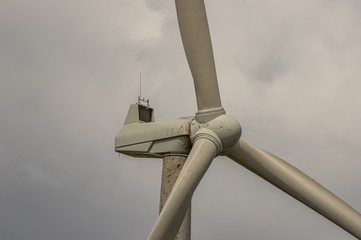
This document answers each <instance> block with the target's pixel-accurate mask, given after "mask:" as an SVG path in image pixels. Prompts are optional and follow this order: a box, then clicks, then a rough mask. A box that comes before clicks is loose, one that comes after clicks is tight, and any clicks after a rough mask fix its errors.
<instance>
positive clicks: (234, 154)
mask: <svg viewBox="0 0 361 240" xmlns="http://www.w3.org/2000/svg"><path fill="white" fill-rule="evenodd" d="M227 156H228V157H229V158H231V159H232V160H234V161H235V162H237V163H239V164H241V165H242V166H244V167H246V168H247V169H249V170H250V171H252V172H254V173H255V174H257V175H259V176H260V177H262V178H264V179H265V180H267V181H268V182H270V183H271V184H273V185H275V186H276V187H278V188H279V189H281V190H282V191H284V192H286V193H288V194H289V195H291V196H292V197H294V198H296V199H297V200H299V201H300V202H302V203H304V204H305V205H307V206H309V207H310V208H312V209H313V210H315V211H316V212H318V213H319V214H321V215H323V216H324V217H326V218H327V219H329V220H330V221H332V222H334V223H335V224H337V225H338V226H340V227H341V228H343V229H344V230H346V231H347V232H349V233H350V234H352V235H354V236H355V237H357V238H358V239H361V215H360V214H359V213H358V212H356V211H355V210H354V209H353V208H351V207H350V206H349V205H347V204H346V203H345V202H344V201H342V200H341V199H339V198H338V197H337V196H335V195H334V194H333V193H331V192H330V191H328V190H327V189H326V188H324V187H323V186H321V185H320V184H319V183H317V182H316V181H315V180H313V179H312V178H310V177H308V176H307V175H305V174H304V173H303V172H301V171H300V170H298V169H297V168H295V167H293V166H292V165H290V164H288V163H287V162H285V161H283V160H282V159H280V158H278V157H276V156H274V155H272V154H270V153H268V152H266V151H263V150H261V149H259V148H256V147H254V146H252V145H250V144H248V143H247V142H245V141H244V140H242V139H240V141H239V142H238V143H237V144H236V145H235V146H234V147H233V148H232V149H231V151H230V153H228V155H227Z"/></svg>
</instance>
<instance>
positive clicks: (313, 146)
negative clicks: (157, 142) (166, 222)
mask: <svg viewBox="0 0 361 240" xmlns="http://www.w3.org/2000/svg"><path fill="white" fill-rule="evenodd" d="M206 5H207V10H208V17H209V23H210V27H211V33H212V41H213V46H214V51H215V57H216V64H217V72H218V77H219V85H220V90H221V96H222V102H223V104H224V106H225V108H226V110H227V112H228V113H229V114H231V115H233V116H234V117H236V118H237V119H238V120H239V121H240V122H241V124H242V126H243V137H244V138H245V139H247V140H249V141H250V142H251V143H253V144H255V145H257V146H259V147H262V148H265V149H267V150H269V151H270V152H272V153H275V154H276V155H278V156H280V157H282V158H284V159H286V160H287V161H289V162H290V163H291V164H293V165H295V166H296V167H298V168H300V169H301V170H303V171H304V172H306V173H307V174H309V175H310V176H312V177H313V178H315V179H316V180H317V181H319V182H320V183H322V184H323V185H324V186H326V187H328V188H329V189H330V190H332V191H333V192H335V193H336V194H337V195H339V196H340V197H341V198H343V199H344V200H345V201H346V202H348V203H349V204H350V205H352V206H353V207H354V208H355V209H356V210H358V211H361V205H360V202H361V194H360V187H359V184H358V183H359V182H360V174H359V170H360V169H361V161H360V156H361V134H360V132H361V131H360V130H361V129H360V127H359V122H361V112H360V111H359V109H360V108H361V97H360V95H359V89H361V82H360V81H359V79H360V77H361V70H360V67H359V66H360V65H361V44H360V43H361V41H360V40H361V39H360V38H361V35H360V32H359V29H360V27H361V26H360V25H361V19H360V14H359V12H360V9H361V6H360V3H359V1H351V0H347V1H337V0H334V1H321V0H320V1H302V2H297V3H296V2H289V1H283V0H279V1H273V2H272V3H271V2H268V1H261V2H252V1H228V2H227V3H226V4H220V2H219V1H206ZM0 39H1V40H0V112H1V118H0V239H1V240H12V239H16V240H19V239H37V240H39V239H54V240H56V239H87V240H89V239H144V238H146V236H147V235H148V233H149V231H150V229H151V228H152V224H153V223H154V221H155V219H156V217H157V214H158V210H157V207H158V201H159V191H160V172H161V160H159V159H133V158H130V157H126V156H120V157H118V155H117V154H116V153H115V152H114V149H113V148H114V147H113V145H114V137H115V135H116V133H117V131H118V130H119V129H120V128H121V126H122V123H123V121H124V119H125V115H126V113H127V108H128V106H129V104H131V103H134V102H135V101H136V97H137V94H138V91H139V89H138V76H139V72H142V75H143V86H144V88H143V93H144V95H145V97H149V98H150V99H151V104H152V106H153V107H155V111H156V120H168V119H175V118H178V117H181V116H187V115H192V114H194V112H195V111H196V104H195V97H194V90H193V83H192V81H191V76H190V73H189V69H188V66H187V63H186V59H185V56H184V53H183V49H182V44H181V40H180V35H179V32H178V26H177V22H176V17H175V9H174V3H173V2H170V1H145V0H142V1H126V0H121V1H102V2H98V1H50V2H49V1H41V0H37V1H32V2H27V1H21V0H19V1H3V2H1V3H0ZM192 204H193V216H192V235H193V238H194V239H220V238H222V239H240V238H245V239H353V238H352V237H351V236H350V235H348V234H347V233H345V232H344V231H343V230H341V229H339V228H338V227H337V226H335V225H334V224H332V223H330V222H329V221H328V220H325V219H323V218H322V217H320V216H319V215H318V214H316V213H314V212H313V211H312V210H309V209H308V208H307V207H304V206H303V205H302V204H300V203H298V202H297V201H295V200H293V199H292V198H291V197H289V196H287V195H285V194H284V193H282V192H281V191H279V190H277V189H275V188H274V187H272V186H271V185H269V184H268V183H266V182H264V181H263V180H261V179H259V178H258V177H257V176H254V175H253V174H251V173H249V172H248V171H247V170H245V169H243V168H242V167H239V166H237V165H236V164H235V163H233V162H231V161H229V160H227V159H225V158H218V159H216V160H215V161H214V162H213V163H212V166H211V167H210V169H209V171H208V172H207V174H206V175H205V177H204V179H203V180H202V182H201V184H200V186H199V188H198V189H197V191H196V193H195V195H194V199H193V203H192Z"/></svg>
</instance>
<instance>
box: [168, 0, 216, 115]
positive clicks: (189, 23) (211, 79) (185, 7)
mask: <svg viewBox="0 0 361 240" xmlns="http://www.w3.org/2000/svg"><path fill="white" fill-rule="evenodd" d="M175 3H176V8H177V16H178V23H179V29H180V33H181V36H182V41H183V46H184V50H185V53H186V56H187V60H188V65H189V68H190V70H191V72H192V76H193V81H194V87H195V90H196V97H197V105H198V110H205V109H211V108H219V107H221V106H222V104H221V98H220V95H219V89H218V83H217V75H216V68H215V65H214V58H213V51H212V43H211V37H210V34H209V28H208V22H207V15H206V9H205V6H204V1H203V0H175Z"/></svg>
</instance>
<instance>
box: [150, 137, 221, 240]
mask: <svg viewBox="0 0 361 240" xmlns="http://www.w3.org/2000/svg"><path fill="white" fill-rule="evenodd" d="M216 155H217V146H216V145H215V144H214V142H213V141H212V140H210V139H208V138H198V139H196V140H195V142H194V144H193V148H192V150H191V152H190V153H189V156H188V158H187V161H186V162H185V164H184V166H183V169H182V171H181V172H180V174H179V176H178V179H177V181H176V183H175V184H174V186H173V189H172V191H171V192H170V194H169V197H168V199H167V201H166V203H165V204H164V206H163V209H162V211H161V212H160V214H159V216H158V219H157V221H156V223H155V224H154V227H153V229H152V231H151V233H150V235H149V237H148V239H149V240H170V239H174V238H175V237H176V235H177V233H178V231H179V228H180V226H181V225H182V222H183V219H184V216H185V214H186V212H187V210H188V207H189V205H190V203H191V200H192V196H193V193H194V191H195V189H196V188H197V186H198V184H199V182H200V181H201V179H202V177H203V175H204V174H205V173H206V171H207V169H208V167H209V166H210V164H211V163H212V161H213V159H214V157H216Z"/></svg>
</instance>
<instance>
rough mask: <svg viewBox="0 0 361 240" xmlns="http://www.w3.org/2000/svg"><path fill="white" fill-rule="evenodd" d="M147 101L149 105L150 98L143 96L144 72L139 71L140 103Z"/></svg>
mask: <svg viewBox="0 0 361 240" xmlns="http://www.w3.org/2000/svg"><path fill="white" fill-rule="evenodd" d="M142 102H145V103H147V106H149V99H148V98H142V73H141V72H140V73H139V96H138V103H140V104H141V103H142Z"/></svg>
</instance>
